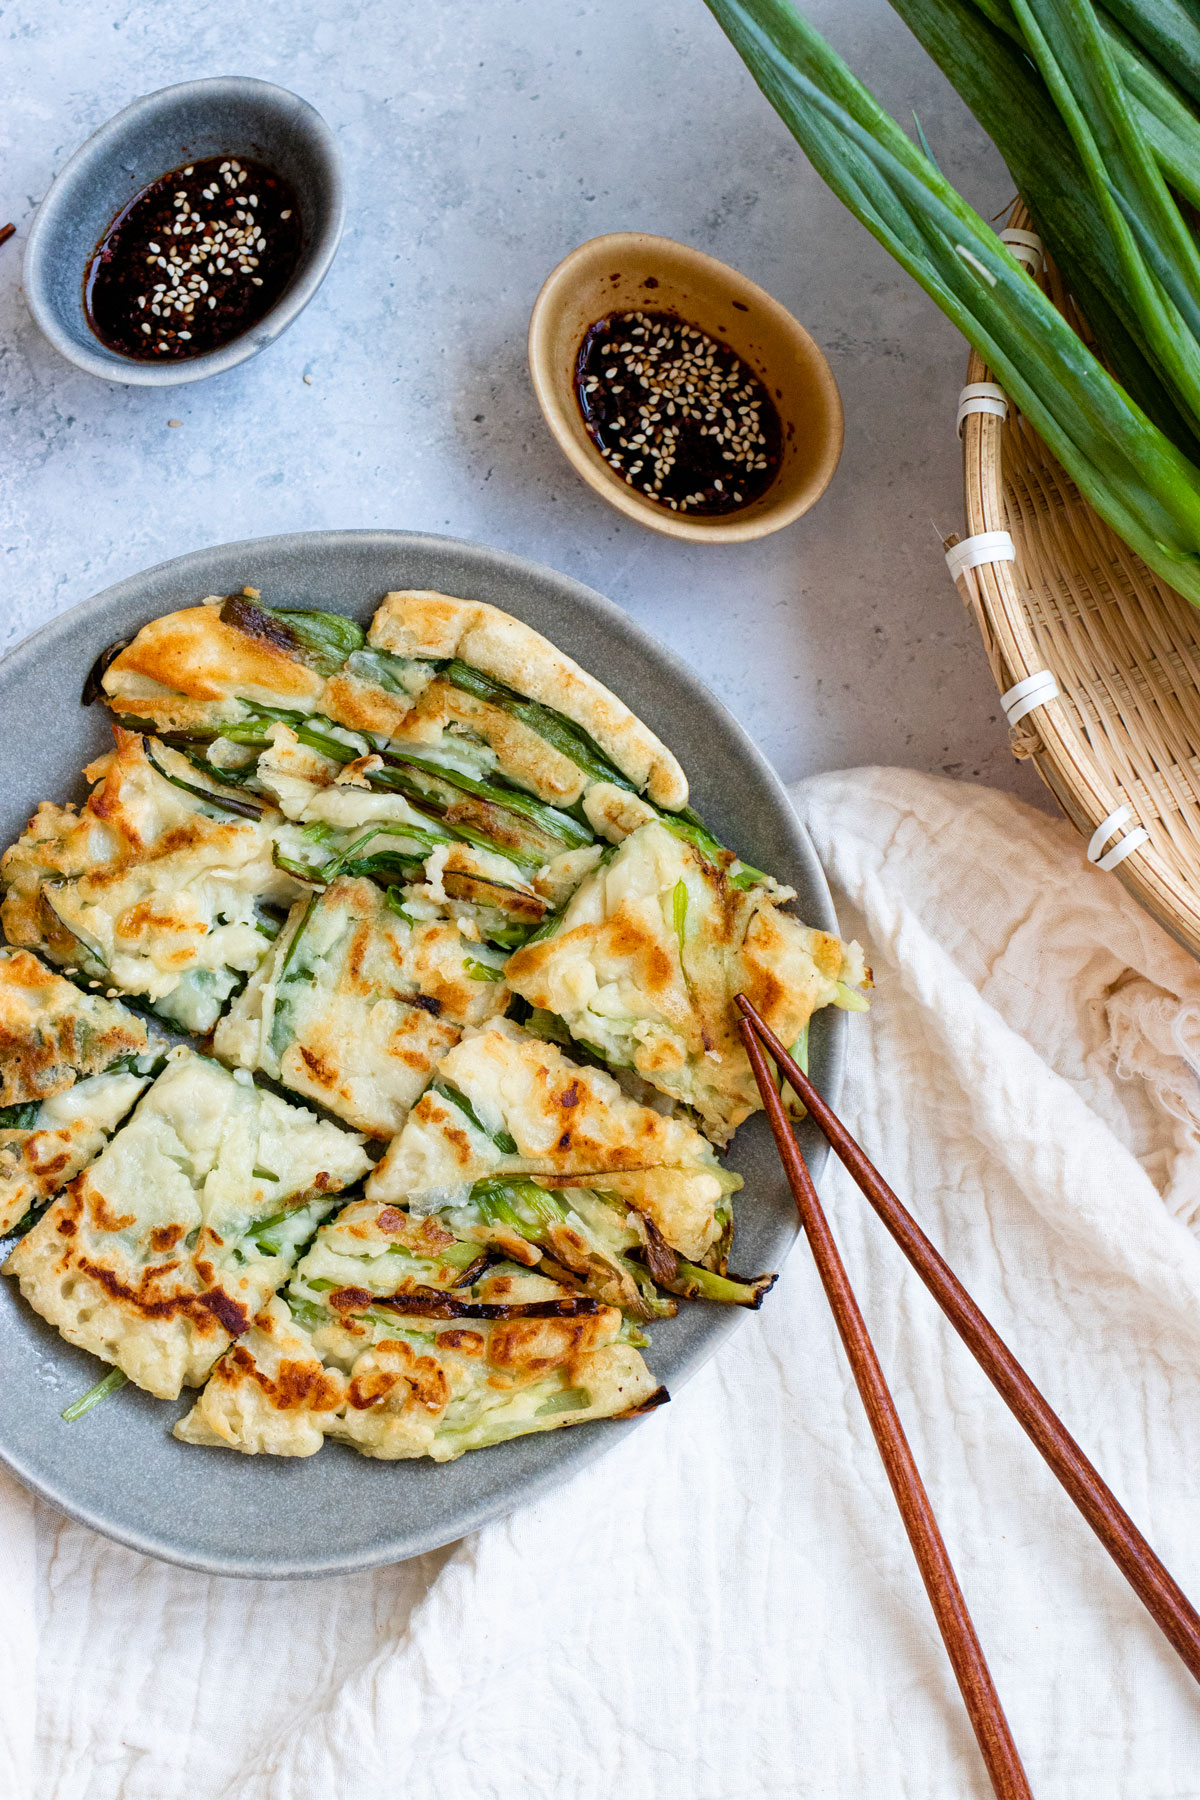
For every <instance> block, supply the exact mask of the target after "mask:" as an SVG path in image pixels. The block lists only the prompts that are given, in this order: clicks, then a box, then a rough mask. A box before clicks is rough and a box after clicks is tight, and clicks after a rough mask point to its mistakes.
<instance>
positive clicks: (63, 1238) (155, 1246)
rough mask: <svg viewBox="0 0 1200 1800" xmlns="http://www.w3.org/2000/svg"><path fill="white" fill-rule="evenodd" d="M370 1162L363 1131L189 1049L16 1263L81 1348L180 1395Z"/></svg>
mask: <svg viewBox="0 0 1200 1800" xmlns="http://www.w3.org/2000/svg"><path fill="white" fill-rule="evenodd" d="M367 1167H368V1158H367V1156H366V1154H365V1152H364V1150H363V1146H362V1139H361V1138H360V1137H358V1136H357V1135H356V1134H354V1133H351V1132H346V1131H343V1130H342V1129H341V1128H340V1127H339V1126H337V1125H334V1124H330V1123H326V1122H325V1121H323V1120H320V1119H317V1118H316V1117H314V1115H313V1114H311V1113H310V1112H308V1111H306V1110H305V1109H303V1108H301V1107H297V1106H291V1105H289V1104H288V1103H287V1102H285V1101H283V1100H280V1099H278V1098H277V1097H276V1095H274V1094H271V1093H268V1092H264V1091H262V1090H260V1089H258V1088H256V1087H255V1086H254V1084H253V1082H252V1081H251V1079H250V1077H249V1076H248V1075H246V1074H244V1073H238V1074H231V1073H230V1072H229V1071H228V1070H227V1069H224V1068H222V1067H221V1066H220V1065H219V1064H217V1063H214V1062H211V1061H209V1060H208V1059H207V1058H205V1057H201V1056H197V1055H196V1054H195V1053H194V1052H192V1051H190V1050H187V1049H179V1050H176V1051H173V1052H172V1053H171V1055H170V1057H169V1058H168V1062H167V1067H166V1069H165V1070H164V1072H163V1073H162V1074H161V1075H160V1076H159V1077H158V1079H157V1081H155V1082H154V1083H153V1085H152V1086H151V1087H150V1089H149V1090H148V1092H147V1093H146V1094H145V1095H144V1096H143V1098H142V1099H141V1100H140V1101H139V1103H138V1105H137V1107H136V1108H135V1110H134V1112H133V1114H132V1116H131V1117H130V1119H129V1121H128V1122H127V1123H126V1124H125V1125H123V1126H122V1127H121V1128H120V1129H119V1130H118V1131H117V1132H116V1134H115V1135H114V1136H113V1138H112V1139H111V1140H110V1141H109V1143H108V1145H107V1146H106V1147H105V1149H104V1150H103V1151H102V1152H101V1154H100V1155H99V1157H98V1158H97V1159H96V1161H95V1162H94V1163H92V1164H91V1165H90V1167H89V1168H87V1169H86V1170H85V1171H84V1172H83V1173H82V1174H81V1175H79V1176H77V1177H76V1179H75V1180H74V1181H73V1182H72V1183H71V1185H70V1186H69V1187H68V1188H67V1189H66V1191H65V1192H64V1193H63V1194H62V1195H60V1197H59V1198H58V1199H57V1200H56V1201H54V1203H53V1204H52V1206H51V1207H50V1209H49V1210H48V1212H46V1213H45V1214H44V1215H43V1217H42V1218H41V1219H40V1220H39V1221H38V1223H37V1224H36V1225H35V1226H34V1227H33V1229H32V1230H31V1231H30V1232H29V1233H28V1234H27V1235H26V1236H25V1237H24V1238H22V1239H21V1240H20V1242H19V1243H18V1244H17V1246H16V1249H15V1250H14V1251H13V1252H12V1254H11V1256H10V1257H9V1259H8V1262H7V1263H6V1265H5V1270H6V1272H7V1273H8V1274H10V1275H14V1276H16V1277H17V1279H18V1280H19V1282H20V1286H21V1292H22V1293H23V1295H24V1296H25V1298H26V1299H27V1300H28V1301H29V1303H30V1305H31V1306H33V1307H34V1309H35V1310H36V1311H37V1312H40V1313H41V1314H42V1316H43V1318H45V1319H48V1320H49V1321H50V1323H51V1324H53V1325H56V1326H57V1327H58V1329H59V1331H61V1332H62V1334H63V1336H64V1337H66V1338H67V1339H69V1340H70V1342H71V1343H74V1344H78V1345H80V1347H81V1348H83V1349H85V1350H91V1351H92V1352H94V1353H95V1354H96V1355H97V1356H100V1357H102V1358H103V1359H104V1360H105V1361H106V1362H110V1363H115V1364H116V1365H117V1367H119V1368H121V1369H123V1370H124V1372H125V1374H126V1375H128V1376H129V1377H130V1379H131V1380H133V1381H135V1382H137V1384H138V1385H139V1386H140V1387H143V1388H145V1389H146V1390H147V1391H148V1392H150V1393H152V1394H157V1395H159V1396H160V1397H161V1398H164V1399H172V1398H174V1397H175V1396H176V1395H177V1394H178V1393H179V1391H180V1388H181V1387H182V1386H184V1385H185V1384H191V1385H194V1384H196V1383H198V1382H200V1381H202V1380H203V1379H204V1377H205V1375H206V1374H207V1373H208V1370H209V1369H210V1368H211V1366H212V1364H213V1362H215V1360H216V1358H217V1357H218V1356H219V1355H220V1354H221V1352H222V1351H223V1350H224V1349H225V1348H226V1346H227V1345H228V1344H229V1342H230V1341H231V1339H233V1338H234V1337H237V1336H239V1335H240V1334H241V1333H242V1332H243V1331H244V1330H245V1329H246V1328H247V1326H248V1325H249V1323H250V1321H251V1319H252V1318H253V1317H254V1316H255V1314H256V1313H258V1312H259V1311H260V1310H261V1308H262V1306H263V1304H264V1303H265V1301H266V1300H267V1299H269V1297H270V1296H271V1294H272V1293H274V1291H275V1290H276V1288H277V1287H278V1286H279V1284H280V1282H281V1281H282V1280H283V1279H284V1278H285V1276H286V1275H287V1273H288V1270H289V1269H290V1267H291V1266H292V1264H293V1262H294V1261H295V1259H296V1256H297V1254H298V1252H299V1250H300V1248H301V1247H302V1245H303V1244H304V1243H305V1242H306V1241H307V1239H308V1238H309V1237H310V1236H311V1235H312V1232H313V1231H314V1230H315V1228H316V1226H317V1224H318V1223H319V1222H320V1220H321V1218H322V1217H323V1216H324V1215H325V1214H326V1213H327V1212H328V1211H329V1210H330V1207H331V1201H330V1199H329V1198H328V1196H330V1195H333V1194H336V1193H337V1192H338V1191H339V1190H341V1189H342V1188H345V1187H347V1186H348V1185H349V1184H350V1183H352V1182H354V1181H356V1180H358V1179H359V1178H360V1177H361V1176H362V1175H363V1174H364V1173H365V1171H366V1169H367Z"/></svg>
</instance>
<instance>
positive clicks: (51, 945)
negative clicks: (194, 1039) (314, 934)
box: [0, 731, 301, 1032]
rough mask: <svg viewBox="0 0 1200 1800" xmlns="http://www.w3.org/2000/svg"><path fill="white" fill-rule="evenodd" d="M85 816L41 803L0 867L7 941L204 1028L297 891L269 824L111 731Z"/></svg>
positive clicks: (253, 803) (242, 802) (174, 763)
mask: <svg viewBox="0 0 1200 1800" xmlns="http://www.w3.org/2000/svg"><path fill="white" fill-rule="evenodd" d="M87 774H88V776H89V779H90V780H92V781H93V782H94V783H95V785H94V787H93V789H92V792H91V794H90V795H89V796H88V799H87V802H86V803H85V805H84V806H83V808H82V809H81V810H80V811H78V812H76V811H75V809H74V808H73V807H69V806H68V807H60V806H54V805H52V804H51V803H49V802H45V803H43V805H41V806H40V807H39V808H38V811H37V813H36V815H35V816H34V818H33V819H32V820H31V822H30V824H29V827H28V829H27V830H26V832H25V833H24V835H23V836H22V837H21V838H20V840H19V841H18V842H17V843H16V844H14V845H13V846H12V848H11V849H10V850H8V851H7V853H6V854H5V856H4V858H3V861H2V862H0V878H2V879H3V881H4V884H5V887H6V890H7V891H6V895H5V899H4V903H3V906H2V907H0V917H2V918H3V923H4V928H5V931H6V932H7V935H8V937H9V939H10V941H11V942H13V943H15V944H20V945H23V946H26V947H28V948H31V949H40V950H42V951H44V952H45V954H46V955H47V956H49V957H50V958H52V959H53V960H54V961H55V962H57V963H59V964H63V965H67V966H73V967H75V968H78V969H80V970H81V971H82V972H83V973H84V974H85V975H86V976H88V977H90V978H91V979H92V980H93V981H94V982H96V983H97V985H99V986H104V985H107V986H110V987H112V988H116V989H119V990H120V991H122V992H124V993H127V994H131V995H138V996H142V997H143V998H144V999H145V1000H146V1001H147V1002H149V1003H150V1004H151V1005H153V1006H154V1007H155V1009H156V1010H157V1011H158V1012H160V1013H161V1014H162V1015H163V1017H164V1018H168V1019H170V1020H171V1021H172V1022H175V1023H178V1024H179V1025H181V1026H183V1027H184V1028H185V1029H188V1030H192V1031H201V1032H203V1031H208V1030H210V1029H211V1028H212V1026H213V1025H214V1024H215V1022H216V1020H217V1018H218V1016H219V1014H220V1011H221V1008H222V1006H223V1005H224V1003H225V1001H226V1000H227V999H228V997H229V995H230V994H231V993H232V992H233V991H234V990H235V989H236V988H237V987H238V986H240V984H241V982H242V981H243V980H244V979H245V977H246V975H247V974H249V973H250V971H251V970H253V969H254V968H256V967H257V965H258V962H259V961H260V959H261V957H262V956H263V954H264V952H265V950H266V949H267V946H268V944H269V943H270V940H271V938H272V936H273V935H274V933H275V932H276V931H277V930H278V928H279V919H278V916H277V915H276V916H274V917H273V916H272V909H276V908H279V907H284V908H286V907H287V906H289V905H290V904H291V902H292V900H293V899H294V897H295V896H296V895H297V893H299V892H300V891H301V890H300V887H299V885H298V884H297V882H296V881H295V880H294V879H293V878H292V877H291V876H289V875H288V874H287V873H286V871H284V870H282V869H280V868H278V867H277V866H276V864H275V862H274V861H273V858H272V851H273V848H274V835H273V833H274V828H275V827H276V826H277V825H279V824H281V823H282V820H281V818H280V815H279V814H278V813H276V812H274V811H273V810H270V809H268V808H267V807H266V806H265V804H264V802H262V801H261V800H256V799H254V798H252V797H251V798H249V799H247V798H245V797H244V796H243V795H242V793H241V791H240V790H239V791H238V792H233V793H231V792H221V791H219V790H218V789H217V788H216V787H215V786H214V785H213V784H212V783H206V782H204V780H203V779H202V778H200V777H199V776H198V775H197V772H196V771H195V770H194V769H193V768H192V766H191V765H190V764H188V763H187V762H186V761H185V759H184V758H183V757H181V756H180V755H179V754H178V753H177V752H176V751H174V750H170V749H168V748H167V747H166V746H164V745H162V744H156V743H155V741H154V740H153V739H146V738H142V737H138V736H136V735H134V734H132V733H129V732H124V731H118V733H117V748H116V750H115V751H114V752H113V753H112V754H111V755H108V756H105V757H101V759H100V760H99V761H98V762H96V763H93V764H92V765H91V767H90V769H89V770H88V771H87Z"/></svg>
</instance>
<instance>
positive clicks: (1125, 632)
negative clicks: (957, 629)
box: [947, 204, 1200, 957]
mask: <svg viewBox="0 0 1200 1800" xmlns="http://www.w3.org/2000/svg"><path fill="white" fill-rule="evenodd" d="M1029 224H1030V220H1029V215H1028V213H1027V212H1026V211H1025V209H1024V207H1023V206H1021V205H1020V204H1018V205H1017V207H1016V208H1015V209H1014V211H1013V213H1012V216H1011V217H1010V220H1009V225H1010V227H1017V228H1019V229H1023V230H1028V228H1029ZM1040 279H1041V280H1042V283H1043V285H1044V286H1045V287H1046V288H1047V291H1048V292H1049V293H1050V295H1051V297H1052V298H1053V299H1054V301H1055V303H1056V305H1058V306H1059V308H1060V310H1061V311H1063V312H1064V313H1065V314H1066V315H1067V316H1068V317H1069V318H1071V319H1072V323H1074V324H1075V325H1076V328H1077V329H1079V330H1080V331H1081V332H1083V333H1084V335H1086V330H1085V328H1084V326H1083V325H1082V323H1081V321H1079V319H1078V318H1077V316H1076V315H1074V313H1073V311H1072V308H1071V304H1070V300H1069V298H1068V297H1067V296H1066V295H1064V293H1063V292H1062V289H1061V284H1060V283H1059V282H1058V280H1057V276H1056V274H1055V271H1054V270H1053V268H1050V269H1047V270H1045V271H1044V272H1043V273H1042V275H1041V276H1040ZM990 379H991V377H990V375H989V372H988V369H987V367H986V365H985V364H984V362H983V359H982V358H981V357H980V356H978V355H977V354H976V353H974V352H972V354H971V357H970V360H969V363H968V366H967V381H968V383H976V382H986V381H989V380H990ZM962 446H963V487H964V492H965V500H966V519H967V533H968V536H974V535H976V534H979V533H984V532H996V531H1000V532H1005V531H1006V532H1008V533H1010V534H1011V537H1012V540H1013V545H1014V547H1015V550H1016V560H1015V561H1007V562H1006V561H999V562H986V563H983V564H981V565H980V566H978V567H976V568H973V569H970V570H968V571H967V572H965V573H964V574H962V575H960V576H959V577H958V587H959V591H960V593H961V594H962V596H963V598H964V600H966V601H967V603H968V604H969V605H970V607H971V609H972V611H973V612H974V614H975V618H976V621H977V622H978V625H979V629H980V632H981V634H982V636H983V642H984V646H985V648H986V650H987V655H988V661H989V662H990V664H991V669H992V674H993V676H994V678H995V681H996V685H997V687H998V688H999V689H1000V692H1001V694H1002V695H1004V696H1006V697H1008V696H1010V694H1011V690H1012V689H1013V688H1014V687H1015V686H1016V685H1017V684H1018V683H1019V682H1022V681H1025V680H1026V679H1027V678H1028V677H1031V676H1035V675H1037V674H1039V673H1040V672H1041V671H1043V670H1045V671H1049V673H1050V674H1051V675H1052V676H1053V677H1054V681H1055V683H1056V684H1057V688H1058V694H1057V697H1055V698H1051V699H1049V700H1048V701H1046V702H1044V703H1042V704H1039V705H1036V706H1035V707H1034V709H1033V710H1032V711H1030V712H1028V713H1027V714H1026V716H1025V717H1024V718H1022V719H1021V720H1020V721H1019V722H1018V723H1017V724H1015V725H1014V726H1013V727H1012V733H1011V735H1012V747H1013V754H1014V755H1015V756H1018V757H1030V758H1032V760H1033V762H1034V765H1035V767H1036V768H1037V770H1038V773H1039V774H1040V775H1041V777H1042V779H1043V781H1044V782H1045V783H1046V785H1047V787H1048V788H1049V789H1050V791H1051V793H1052V794H1053V795H1054V797H1055V799H1056V800H1057V801H1058V803H1059V805H1060V806H1061V807H1062V809H1063V811H1064V812H1065V813H1066V815H1067V817H1068V818H1069V819H1070V820H1071V821H1072V823H1073V824H1074V825H1075V826H1076V827H1077V828H1078V829H1079V830H1080V831H1081V832H1083V833H1084V834H1085V835H1086V836H1087V837H1088V839H1089V851H1088V854H1089V856H1090V857H1091V860H1092V861H1093V862H1097V863H1102V864H1103V866H1105V867H1112V868H1113V870H1114V873H1115V874H1116V875H1117V876H1118V879H1119V880H1120V881H1121V882H1123V884H1124V885H1125V887H1126V888H1128V890H1129V891H1130V893H1131V894H1133V896H1134V897H1135V898H1136V899H1137V900H1138V901H1139V902H1140V903H1141V904H1142V905H1143V906H1145V907H1146V908H1147V909H1148V911H1150V912H1152V913H1153V914H1154V915H1155V917H1156V918H1157V919H1159V920H1160V922H1161V923H1162V924H1163V925H1165V926H1166V928H1167V930H1168V931H1169V932H1171V934H1172V935H1173V936H1174V937H1176V938H1177V939H1178V940H1179V942H1180V943H1181V944H1183V945H1184V947H1185V948H1186V949H1188V950H1190V951H1191V952H1192V954H1193V955H1194V956H1197V957H1200V611H1197V610H1196V609H1195V608H1193V607H1191V606H1189V605H1188V603H1187V601H1186V600H1184V599H1182V598H1181V596H1180V595H1178V594H1177V593H1176V592H1175V590H1174V589H1173V588H1170V587H1168V586H1166V584H1165V583H1164V582H1162V581H1160V580H1159V579H1158V577H1157V576H1155V575H1153V574H1152V573H1151V571H1150V570H1149V569H1148V568H1147V567H1146V566H1145V564H1144V563H1143V562H1141V561H1140V560H1139V559H1138V558H1137V557H1136V556H1135V555H1134V554H1133V553H1132V551H1130V550H1128V549H1126V547H1125V545H1124V544H1122V543H1121V541H1120V540H1119V539H1118V538H1117V537H1115V536H1114V534H1113V533H1112V532H1111V531H1110V530H1109V528H1108V526H1107V525H1105V524H1104V522H1103V521H1102V520H1101V519H1099V518H1097V516H1096V514H1095V513H1094V512H1093V511H1092V509H1091V507H1090V506H1088V505H1087V504H1086V503H1085V502H1084V501H1083V500H1082V499H1081V498H1080V495H1079V493H1078V491H1077V489H1076V488H1075V486H1074V484H1073V483H1072V482H1071V481H1070V480H1069V479H1068V477H1067V476H1066V474H1065V473H1064V472H1063V470H1062V469H1061V467H1060V466H1059V464H1058V463H1057V462H1056V461H1055V460H1054V458H1053V457H1052V456H1051V454H1050V452H1049V451H1048V450H1047V449H1046V447H1045V445H1044V444H1043V443H1042V441H1041V439H1040V438H1039V437H1038V436H1037V434H1036V433H1035V432H1034V431H1033V430H1032V429H1031V427H1030V426H1029V425H1028V423H1027V422H1026V421H1025V420H1024V419H1023V418H1022V417H1021V416H1020V415H1019V414H1018V412H1017V411H1016V408H1015V407H1013V406H1012V405H1011V404H1010V405H1009V408H1008V416H1007V418H1004V419H1001V418H1000V417H999V416H995V415H993V414H990V413H972V414H970V415H969V416H968V417H967V418H965V419H964V420H963V424H962ZM957 541H958V540H957V539H949V540H948V541H947V548H949V547H950V546H951V545H953V544H954V543H956V542H957ZM1043 691H1045V688H1044V687H1043ZM1018 699H1019V696H1018ZM1006 710H1012V711H1016V710H1018V708H1017V706H1016V705H1015V704H1014V703H1012V702H1011V701H1010V706H1009V707H1006ZM1125 807H1127V808H1128V809H1129V812H1128V815H1125V816H1123V817H1119V818H1117V819H1115V820H1113V819H1112V816H1113V815H1114V814H1116V813H1118V811H1119V809H1121V808H1125ZM1109 820H1112V823H1111V824H1110V825H1109V826H1108V829H1107V830H1106V831H1105V833H1104V835H1103V837H1102V838H1101V834H1100V831H1099V829H1098V828H1099V827H1101V826H1102V825H1103V824H1105V822H1106V821H1109ZM1143 832H1144V833H1145V835H1144V836H1143V835H1142V833H1143ZM1097 840H1099V841H1097Z"/></svg>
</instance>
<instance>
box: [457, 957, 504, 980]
mask: <svg viewBox="0 0 1200 1800" xmlns="http://www.w3.org/2000/svg"><path fill="white" fill-rule="evenodd" d="M463 968H464V969H465V970H466V971H467V974H468V975H469V976H470V977H471V980H472V981H503V980H504V970H503V969H498V968H497V967H496V966H495V964H494V963H485V962H479V961H478V960H477V959H476V958H475V957H473V956H468V957H465V958H464V959H463Z"/></svg>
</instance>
